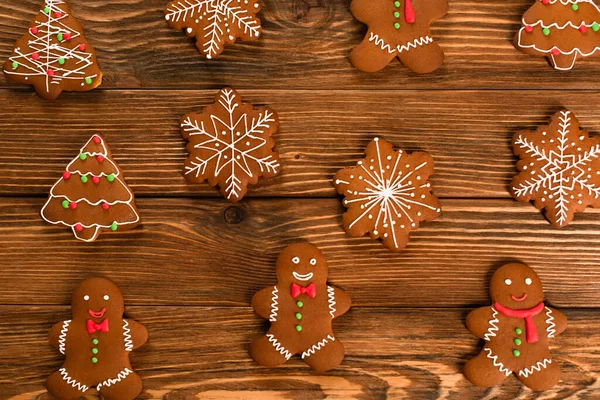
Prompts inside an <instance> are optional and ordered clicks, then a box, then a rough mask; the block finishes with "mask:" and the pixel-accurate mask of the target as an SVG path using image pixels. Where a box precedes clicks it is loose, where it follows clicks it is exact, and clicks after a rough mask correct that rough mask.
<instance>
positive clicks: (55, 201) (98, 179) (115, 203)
mask: <svg viewBox="0 0 600 400" xmlns="http://www.w3.org/2000/svg"><path fill="white" fill-rule="evenodd" d="M41 215H42V218H43V219H44V221H46V222H48V223H50V224H54V225H57V224H62V225H65V226H68V227H70V228H71V229H72V230H73V234H74V235H75V237H76V238H77V239H79V240H82V241H85V242H93V241H94V240H96V238H97V237H98V235H99V234H100V231H101V230H111V231H116V230H124V229H125V228H127V229H132V228H134V227H135V226H136V225H137V224H138V222H139V221H140V217H139V214H138V212H137V209H136V207H135V199H134V196H133V193H132V192H131V190H130V189H129V187H128V186H127V184H126V183H125V182H124V181H123V180H122V179H121V171H120V169H119V167H118V166H117V164H116V163H114V162H113V161H112V160H111V159H110V152H109V150H108V148H107V147H106V145H105V143H104V140H103V139H102V138H101V137H100V136H99V135H94V136H93V137H92V138H91V139H90V140H89V141H88V142H87V143H86V145H85V146H83V147H82V148H81V150H80V154H79V155H78V156H77V157H75V158H74V159H73V161H71V162H70V163H69V165H67V168H66V171H65V172H64V173H63V175H62V177H61V178H60V179H59V180H58V181H57V182H56V183H55V184H54V186H52V188H51V189H50V195H49V197H48V201H47V202H46V204H45V205H44V207H43V208H42V211H41Z"/></svg>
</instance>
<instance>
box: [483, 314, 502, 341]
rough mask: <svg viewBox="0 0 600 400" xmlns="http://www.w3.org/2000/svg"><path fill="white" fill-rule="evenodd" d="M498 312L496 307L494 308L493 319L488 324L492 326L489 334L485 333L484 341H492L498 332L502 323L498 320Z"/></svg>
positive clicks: (488, 331)
mask: <svg viewBox="0 0 600 400" xmlns="http://www.w3.org/2000/svg"><path fill="white" fill-rule="evenodd" d="M497 317H498V311H496V309H495V308H494V307H492V319H490V320H489V321H488V323H489V324H490V326H489V328H488V330H487V333H485V334H484V335H483V339H484V340H487V341H488V342H489V341H490V340H491V338H493V337H495V336H496V332H498V325H497V324H498V322H500V321H499V320H498V318H497Z"/></svg>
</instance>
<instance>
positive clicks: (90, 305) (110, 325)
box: [46, 278, 148, 400]
mask: <svg viewBox="0 0 600 400" xmlns="http://www.w3.org/2000/svg"><path fill="white" fill-rule="evenodd" d="M71 309H72V312H73V318H72V319H70V320H68V321H62V322H59V323H57V324H56V325H54V326H53V327H52V329H50V334H49V340H50V344H51V345H52V346H54V347H55V348H56V349H57V350H58V351H60V352H61V354H64V355H65V362H64V364H63V366H62V367H61V368H60V369H59V370H58V371H57V372H55V373H54V374H52V375H50V376H49V377H48V379H47V381H46V387H47V388H48V391H49V392H50V393H51V394H52V395H53V396H55V397H56V398H58V399H60V400H70V399H77V398H79V397H80V396H82V395H83V394H84V393H85V392H87V391H88V390H89V389H90V388H92V387H95V388H96V389H97V390H98V392H99V393H100V395H102V397H103V398H105V399H107V400H111V399H115V400H131V399H134V398H136V397H137V396H138V395H139V394H140V392H141V391H142V380H141V378H140V377H139V375H137V374H136V373H135V372H134V371H133V368H132V367H131V364H130V363H129V352H130V351H132V350H135V349H137V348H138V347H141V346H142V345H143V344H144V343H146V341H147V340H148V331H147V330H146V328H145V327H144V326H143V325H142V324H140V323H138V322H135V321H132V320H129V319H124V318H123V312H124V305H123V295H122V294H121V291H120V290H119V288H118V287H117V286H116V285H115V284H114V283H113V282H112V281H110V280H108V279H105V278H90V279H87V280H85V281H84V282H82V283H81V284H80V285H79V286H78V287H77V288H76V289H75V292H73V298H72V302H71Z"/></svg>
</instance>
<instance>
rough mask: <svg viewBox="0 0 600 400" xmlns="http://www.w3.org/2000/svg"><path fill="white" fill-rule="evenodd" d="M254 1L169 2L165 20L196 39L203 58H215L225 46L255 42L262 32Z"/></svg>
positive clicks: (200, 0) (256, 4)
mask: <svg viewBox="0 0 600 400" xmlns="http://www.w3.org/2000/svg"><path fill="white" fill-rule="evenodd" d="M259 11H260V3H259V2H258V0H210V1H206V0H173V1H171V2H170V3H169V4H168V5H167V8H166V9H165V19H166V20H167V22H168V23H169V25H170V26H171V27H173V28H176V29H184V28H185V32H186V33H187V35H188V36H189V37H194V36H195V37H196V41H197V42H196V47H197V48H198V50H200V52H201V53H202V54H204V55H205V56H206V58H208V59H211V58H215V57H217V56H218V55H219V54H221V53H222V52H223V47H224V45H225V43H227V44H233V43H235V40H236V38H240V39H242V40H243V41H250V40H257V39H258V38H259V37H260V34H261V33H262V26H261V24H260V19H258V18H257V17H256V14H258V12H259Z"/></svg>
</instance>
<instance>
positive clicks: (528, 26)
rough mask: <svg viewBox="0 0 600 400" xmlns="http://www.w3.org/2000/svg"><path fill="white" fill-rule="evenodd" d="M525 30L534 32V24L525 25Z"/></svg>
mask: <svg viewBox="0 0 600 400" xmlns="http://www.w3.org/2000/svg"><path fill="white" fill-rule="evenodd" d="M525 32H527V33H531V32H533V26H531V25H527V26H525Z"/></svg>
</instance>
